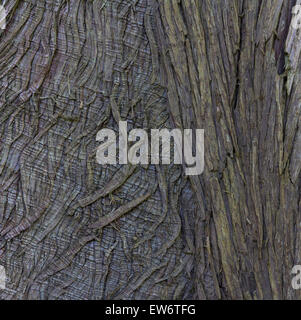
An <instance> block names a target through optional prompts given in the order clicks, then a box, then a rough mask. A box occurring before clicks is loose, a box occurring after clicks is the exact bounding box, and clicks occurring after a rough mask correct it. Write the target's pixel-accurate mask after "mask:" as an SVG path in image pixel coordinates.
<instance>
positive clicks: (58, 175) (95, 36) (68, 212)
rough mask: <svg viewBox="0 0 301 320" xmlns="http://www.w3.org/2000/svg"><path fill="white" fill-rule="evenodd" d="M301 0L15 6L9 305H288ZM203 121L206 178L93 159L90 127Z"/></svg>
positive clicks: (3, 233) (5, 158) (43, 0)
mask: <svg viewBox="0 0 301 320" xmlns="http://www.w3.org/2000/svg"><path fill="white" fill-rule="evenodd" d="M300 3H301V1H300V0H297V1H296V0H289V1H288V0H266V1H259V0H249V1H248V0H230V1H222V0H203V1H201V0H131V1H130V0H127V1H125V0H123V1H122V0H94V1H92V0H91V1H84V0H65V1H64V0H56V1H51V0H27V1H19V0H9V1H4V5H5V7H6V9H7V12H8V16H7V28H6V30H3V31H2V30H1V31H0V32H1V35H0V37H1V38H0V39H1V42H0V70H1V73H0V112H1V118H0V133H1V139H0V157H1V160H0V161H1V162H0V191H1V192H0V265H3V266H4V267H5V268H6V272H7V276H8V283H7V289H6V290H0V298H2V299H116V298H119V299H120V298H122V299H166V298H168V299H292V298H299V297H300V293H299V292H298V291H294V290H293V289H292V288H291V285H290V281H291V274H290V272H291V268H292V267H293V265H295V264H298V263H300V262H301V247H300V244H301V243H300V240H301V239H300V232H299V230H300V225H301V221H300V206H301V198H300V188H301V179H300V168H301V159H300V154H301V151H300V149H301V122H300V107H301V105H300V99H301V76H300V71H301V64H300V61H301V57H300V48H301V40H300V34H301V32H300V30H299V31H296V30H294V29H293V28H292V23H291V22H292V16H291V10H292V7H293V6H294V5H295V4H300ZM120 119H122V120H128V122H129V127H130V128H129V129H131V127H135V128H149V129H150V128H162V127H166V128H174V127H177V128H203V129H205V171H204V173H203V174H202V175H200V176H190V177H187V176H185V174H184V170H183V168H182V167H181V166H179V165H170V166H163V165H158V166H154V165H149V166H136V167H134V166H129V165H124V166H122V165H116V166H100V165H99V164H97V163H96V159H95V148H96V147H97V146H98V144H97V142H96V133H97V132H98V131H99V130H100V129H101V128H103V127H106V128H113V129H117V124H118V121H119V120H120Z"/></svg>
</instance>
